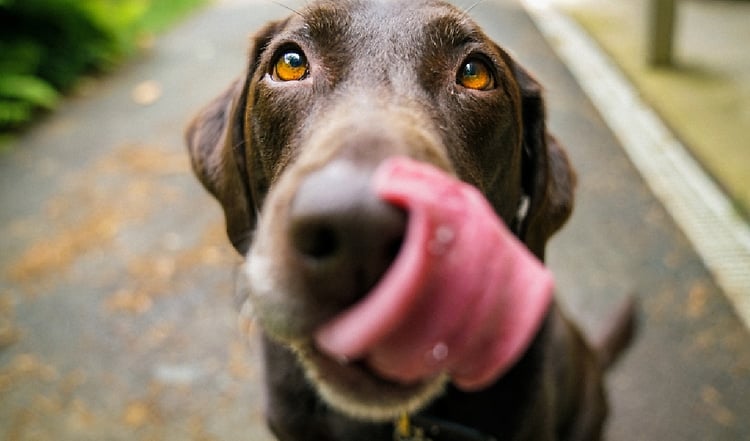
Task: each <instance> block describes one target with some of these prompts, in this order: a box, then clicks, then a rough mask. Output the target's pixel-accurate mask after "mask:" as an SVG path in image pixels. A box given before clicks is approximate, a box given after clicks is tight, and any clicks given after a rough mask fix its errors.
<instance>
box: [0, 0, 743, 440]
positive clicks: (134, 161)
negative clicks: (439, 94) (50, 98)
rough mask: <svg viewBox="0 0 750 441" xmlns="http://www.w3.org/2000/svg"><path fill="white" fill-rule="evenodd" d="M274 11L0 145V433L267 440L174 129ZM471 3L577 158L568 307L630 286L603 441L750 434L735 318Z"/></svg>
mask: <svg viewBox="0 0 750 441" xmlns="http://www.w3.org/2000/svg"><path fill="white" fill-rule="evenodd" d="M289 3H293V2H292V1H290V2H289ZM286 12H287V11H285V10H284V9H283V8H281V7H279V6H277V5H274V4H272V3H270V2H248V1H244V2H243V1H225V2H222V3H219V4H217V5H216V6H214V7H212V8H211V9H207V10H206V11H205V12H202V13H200V14H198V15H196V16H195V17H194V18H192V19H190V20H188V21H187V22H186V23H184V24H183V25H182V26H180V27H179V28H177V29H175V30H174V31H173V32H171V33H170V34H168V35H166V36H165V37H163V38H161V39H160V40H159V41H158V42H157V43H156V46H155V48H154V49H153V51H152V52H151V53H150V54H149V55H147V56H145V57H143V58H142V59H141V60H138V61H136V62H134V63H132V64H130V65H128V66H127V67H125V68H124V69H122V71H121V72H119V73H118V74H117V75H114V76H112V77H109V78H106V79H103V80H100V81H96V82H94V83H92V84H91V85H90V86H89V87H87V88H86V90H85V91H84V93H82V95H81V96H78V97H75V98H73V99H71V100H69V101H68V102H67V103H66V104H65V105H64V106H63V108H62V109H61V110H60V111H59V112H57V113H56V114H55V115H53V116H50V117H49V118H46V120H45V121H43V122H42V123H41V124H39V125H38V126H37V127H35V128H34V129H33V130H31V131H30V132H29V133H28V134H27V135H25V136H24V137H22V138H21V139H20V140H19V142H18V145H17V146H15V149H14V151H12V152H11V153H5V154H2V155H0V206H1V207H2V209H0V439H7V440H183V439H184V440H252V441H266V440H269V439H270V438H269V437H268V435H267V434H266V432H265V429H264V427H263V424H262V416H261V411H260V409H261V407H262V394H261V391H260V389H259V387H258V384H259V378H260V376H261V372H259V370H258V363H257V362H256V357H257V353H256V351H255V348H254V347H253V346H252V345H250V346H248V345H245V344H243V342H242V340H241V338H240V337H239V334H238V332H237V330H236V326H235V312H234V308H235V305H234V299H233V292H234V291H235V290H236V280H237V278H236V275H237V265H238V262H239V259H238V258H237V257H236V256H234V255H233V252H232V250H231V249H230V248H229V246H228V245H227V243H226V239H225V238H224V236H223V231H222V229H223V225H222V218H221V212H220V210H219V207H218V206H217V205H216V203H214V202H213V200H212V199H211V198H210V197H209V196H208V195H207V194H206V193H205V192H204V191H203V190H202V189H201V188H200V187H199V185H198V184H197V181H196V180H195V179H194V178H193V177H192V176H191V174H190V171H189V166H188V161H187V157H186V155H185V153H184V147H183V144H182V140H181V131H182V127H183V126H184V125H185V123H186V122H187V121H188V119H189V117H190V115H191V114H192V113H193V112H194V111H195V109H197V108H198V107H199V106H200V105H202V104H203V103H205V102H206V101H207V100H208V99H209V98H211V97H212V96H214V95H216V94H217V93H218V92H219V91H220V90H221V89H222V88H223V86H224V85H225V84H227V83H228V82H229V80H230V79H231V78H232V77H234V76H235V75H237V74H238V73H239V72H240V71H241V70H242V67H243V63H244V59H245V47H246V40H247V36H248V34H249V33H250V31H252V30H253V29H255V28H257V27H258V26H259V25H260V24H261V23H263V22H265V21H266V20H267V19H268V18H269V17H272V16H279V15H283V14H285V13H286ZM472 14H473V15H474V16H475V17H477V19H478V20H479V21H480V22H482V23H483V24H485V26H487V29H488V31H489V33H490V34H491V35H492V36H493V37H495V38H496V39H497V40H498V41H500V42H502V43H503V44H504V45H506V46H507V47H509V48H511V50H512V51H513V52H514V53H515V54H516V56H517V57H518V58H519V59H520V60H521V61H522V62H523V63H524V64H525V65H527V66H528V67H530V68H531V70H533V71H534V72H536V73H537V75H538V76H539V78H540V79H541V80H542V82H543V83H544V84H545V85H546V87H547V97H548V107H549V113H550V125H551V127H552V129H553V130H554V131H555V132H556V133H557V134H558V135H559V137H560V138H561V140H562V141H563V142H564V144H565V145H566V146H567V148H568V149H569V151H570V153H571V156H572V159H573V162H574V163H575V165H576V167H577V169H578V172H579V181H580V183H579V189H578V201H577V205H576V212H575V214H574V217H573V219H572V221H571V222H570V223H569V224H568V226H567V227H566V228H565V229H564V230H563V232H562V233H561V234H560V235H559V236H558V237H557V238H556V239H555V240H554V241H553V242H552V244H551V247H550V250H549V254H550V265H551V266H552V267H553V269H554V271H555V274H556V277H557V280H558V284H559V286H560V291H561V293H562V294H561V295H562V301H563V303H564V304H565V305H566V307H567V308H568V309H569V310H570V311H571V313H572V314H573V315H574V316H576V317H578V318H580V320H581V321H582V323H583V324H584V327H585V329H586V330H587V331H589V332H596V331H597V330H599V329H601V328H602V327H603V326H604V324H605V322H606V317H607V314H608V313H609V312H610V311H611V308H612V307H613V306H614V305H615V304H616V303H617V302H618V301H619V300H620V299H621V298H622V297H623V296H624V295H626V294H627V293H629V292H636V293H638V295H639V296H640V298H641V299H642V307H643V311H642V321H643V323H642V331H641V334H640V336H639V339H638V341H637V343H636V344H635V345H634V347H633V348H632V350H631V351H630V352H629V353H628V355H627V357H626V358H625V359H624V360H623V362H622V363H621V364H619V365H618V366H617V368H616V369H615V371H614V372H613V373H612V375H611V376H610V378H609V383H610V390H611V395H612V399H613V416H612V419H611V421H610V424H609V429H608V431H609V435H610V436H609V439H611V440H615V441H617V440H623V441H625V440H627V441H632V440H667V441H669V440H675V441H677V440H679V441H686V440H696V441H699V440H701V441H703V440H709V439H710V440H740V439H750V399H748V398H747V397H748V396H750V343H749V342H750V338H749V336H748V333H747V331H746V330H745V329H744V328H743V327H742V325H741V324H740V322H739V321H738V320H737V318H736V317H735V315H734V313H733V312H732V310H731V308H730V307H729V306H728V304H727V302H726V301H725V300H724V297H723V295H722V293H721V292H720V291H719V290H718V288H717V287H716V286H715V284H714V283H713V282H712V280H711V278H710V276H709V275H708V273H707V271H706V270H705V268H704V266H703V265H702V263H701V262H700V260H699V259H698V258H697V256H696V255H695V254H694V252H693V251H692V249H691V247H690V245H689V244H688V242H687V241H686V239H685V237H684V236H683V235H682V234H681V233H680V232H679V231H678V230H677V229H676V228H675V226H674V225H673V223H672V222H671V220H670V218H669V216H668V215H667V214H666V213H665V211H664V210H663V209H662V207H661V206H660V205H659V204H658V203H657V202H656V201H655V199H654V198H653V197H652V196H651V194H650V193H649V191H648V190H647V189H646V187H645V186H644V184H643V183H642V182H641V180H640V178H639V177H638V175H637V173H636V172H635V171H634V169H633V167H632V166H631V165H630V163H629V162H628V161H627V160H626V158H625V156H624V154H623V153H622V152H621V149H620V148H619V146H618V144H617V142H616V141H615V140H614V139H613V137H612V135H611V134H610V132H609V131H608V129H607V128H606V127H605V125H604V124H603V122H602V121H601V119H600V118H599V116H598V114H597V113H596V111H595V110H594V109H593V108H592V107H591V105H590V104H589V102H588V101H587V100H586V98H585V97H584V96H583V94H582V93H581V91H580V90H579V88H578V86H577V85H576V83H575V82H574V80H573V79H572V78H571V77H570V76H569V74H568V73H567V71H566V70H565V68H564V66H563V65H562V64H561V63H560V62H559V61H558V60H557V59H556V58H555V56H554V55H553V53H552V52H551V50H550V49H549V47H548V46H547V44H546V43H545V42H544V40H543V39H542V37H541V36H540V35H539V34H538V32H537V31H536V30H535V28H534V27H533V26H532V25H531V22H530V21H529V19H528V17H527V16H526V14H525V12H524V11H523V10H522V9H521V7H520V6H519V5H518V4H517V3H515V2H514V1H512V0H498V1H486V2H484V3H483V4H481V5H480V6H478V7H476V8H475V9H474V10H473V11H472ZM146 81H150V82H147V83H145V87H144V86H143V83H144V82H146ZM139 85H141V86H142V87H141V88H140V89H139V90H140V91H141V94H140V95H141V96H139V97H138V98H139V99H140V100H145V101H146V102H148V101H154V100H155V101H154V102H153V103H152V104H150V105H142V104H137V103H136V102H134V100H133V96H132V94H133V91H134V89H136V88H137V86H139Z"/></svg>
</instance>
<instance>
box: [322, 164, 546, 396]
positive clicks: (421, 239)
mask: <svg viewBox="0 0 750 441" xmlns="http://www.w3.org/2000/svg"><path fill="white" fill-rule="evenodd" d="M373 186H374V189H375V191H376V192H377V194H378V195H379V197H381V198H382V199H384V200H385V201H387V202H389V203H392V204H394V205H397V206H400V207H403V208H404V209H405V210H406V211H407V212H408V215H409V216H408V218H409V221H408V227H407V231H406V237H405V238H404V243H403V245H402V248H401V251H400V252H399V255H398V257H397V258H396V260H395V262H394V263H393V265H392V266H391V268H390V269H389V270H388V271H387V272H386V274H385V275H384V277H383V279H382V280H381V281H380V282H379V283H378V285H377V286H376V287H375V288H374V289H373V291H372V292H371V293H370V294H368V295H367V297H365V298H364V299H363V300H361V301H360V302H359V303H357V304H355V305H354V306H352V307H351V308H350V309H348V310H346V311H344V312H343V313H341V314H340V315H339V316H337V317H335V318H334V319H333V320H331V321H330V322H329V323H327V324H325V325H324V326H323V327H322V328H321V329H319V330H318V332H317V333H316V335H315V341H316V344H317V345H318V347H319V348H320V349H321V350H322V351H324V352H326V353H328V354H329V355H331V356H333V357H336V358H338V359H348V360H354V359H360V360H364V361H365V362H366V363H367V364H368V365H369V366H370V367H371V368H372V369H373V370H375V371H376V372H378V373H379V374H380V375H382V376H383V377H385V378H389V379H391V380H395V381H399V382H402V383H412V382H417V381H420V380H425V379H428V378H431V377H434V376H436V375H439V374H441V373H443V372H447V373H448V374H450V376H451V378H452V380H453V382H454V383H455V384H456V385H458V386H459V387H461V388H463V389H466V390H473V389H477V388H482V387H484V386H486V385H487V384H489V383H491V382H492V381H493V380H495V379H496V378H497V377H498V376H499V375H501V374H502V373H503V372H504V371H505V370H506V369H508V368H509V367H510V366H511V365H512V364H513V363H514V362H515V361H517V360H518V358H519V357H520V356H521V355H522V354H523V352H524V351H525V350H526V348H527V347H528V345H529V343H530V342H531V339H532V338H533V336H534V334H535V333H536V331H537V329H538V328H539V326H540V324H541V321H542V318H543V316H544V314H545V312H546V311H547V309H548V307H549V304H550V301H551V298H552V289H553V288H552V287H553V282H552V277H551V275H550V273H549V272H548V271H547V270H546V269H545V268H544V267H543V266H542V264H541V263H540V262H539V261H538V260H537V259H536V258H535V257H534V256H533V255H532V254H531V253H530V252H529V251H528V250H527V249H526V248H525V247H524V246H523V245H522V244H521V243H520V242H519V241H518V240H517V239H516V238H515V237H514V236H513V234H511V232H510V231H509V230H508V229H507V228H506V227H505V225H504V224H503V222H502V221H501V220H500V219H499V218H498V217H497V215H496V214H495V213H494V211H493V210H492V208H491V207H490V205H489V203H488V202H487V201H486V200H485V199H484V197H483V196H482V195H481V194H480V193H479V192H478V191H477V190H476V189H475V188H474V187H472V186H470V185H468V184H465V183H463V182H461V181H458V180H457V179H455V178H453V177H451V176H449V175H447V174H445V173H444V172H442V171H440V170H438V169H436V168H434V167H432V166H429V165H426V164H423V163H419V162H416V161H412V160H410V159H406V158H394V159H391V160H388V161H386V162H385V163H383V165H381V166H380V168H379V169H378V170H377V171H376V173H375V175H374V178H373Z"/></svg>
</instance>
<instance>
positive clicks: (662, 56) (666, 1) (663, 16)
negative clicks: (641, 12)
mask: <svg viewBox="0 0 750 441" xmlns="http://www.w3.org/2000/svg"><path fill="white" fill-rule="evenodd" d="M650 3H651V10H650V11H649V12H650V14H649V15H650V17H649V20H650V29H649V31H650V35H649V48H648V49H649V52H648V62H649V63H650V64H651V65H652V66H671V65H672V47H673V41H674V29H675V0H650Z"/></svg>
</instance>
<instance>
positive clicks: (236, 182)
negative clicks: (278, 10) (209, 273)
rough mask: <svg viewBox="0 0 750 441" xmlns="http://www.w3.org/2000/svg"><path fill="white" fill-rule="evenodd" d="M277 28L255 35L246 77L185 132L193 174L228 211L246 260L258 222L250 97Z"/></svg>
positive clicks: (232, 232)
mask: <svg viewBox="0 0 750 441" xmlns="http://www.w3.org/2000/svg"><path fill="white" fill-rule="evenodd" d="M279 26H280V23H279V22H274V23H270V24H269V25H267V26H266V27H264V28H263V29H261V30H260V31H259V32H258V33H257V34H256V35H255V37H254V38H253V39H252V41H251V48H250V62H249V66H248V69H247V72H246V73H245V76H244V77H243V78H239V79H237V80H235V81H234V83H232V85H231V86H230V87H229V88H228V89H227V90H226V91H224V93H222V94H221V95H220V96H218V97H217V98H215V99H214V100H213V101H212V102H211V103H210V104H209V105H208V106H206V107H205V108H204V109H203V110H201V111H200V112H199V113H198V115H197V116H196V117H195V118H194V119H193V121H192V122H191V123H190V124H189V125H188V127H187V130H186V132H185V139H186V142H187V145H188V150H189V152H190V158H191V161H192V165H193V171H194V172H195V174H196V175H197V176H198V179H199V180H200V181H201V183H202V184H203V186H204V187H206V189H207V190H208V191H209V192H210V193H211V194H212V195H213V196H214V197H215V198H216V199H217V200H218V201H219V203H220V204H221V206H222V208H223V209H224V217H225V220H226V229H227V235H228V236H229V240H230V241H231V242H232V245H233V246H234V248H235V249H236V250H237V251H238V252H239V253H240V254H242V255H244V254H246V253H247V251H248V249H249V248H250V243H251V242H252V234H253V230H254V229H255V221H256V219H255V217H256V214H255V210H256V209H255V206H256V201H255V200H254V199H255V198H254V197H253V192H252V187H253V186H252V184H251V179H252V176H250V175H249V174H248V167H247V158H246V155H247V152H248V150H249V149H251V147H252V146H250V145H248V144H249V142H250V141H249V139H248V138H247V136H248V131H247V130H246V127H245V121H246V115H247V114H248V113H249V109H248V108H247V106H248V101H247V95H248V92H249V87H250V83H251V81H252V78H253V75H254V74H255V70H256V67H257V65H258V60H259V59H260V56H261V54H262V52H263V50H264V49H265V47H266V46H267V44H268V42H269V40H270V39H271V37H272V36H273V35H274V34H275V32H276V30H277V29H278V27H279Z"/></svg>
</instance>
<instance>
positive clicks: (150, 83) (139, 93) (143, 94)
mask: <svg viewBox="0 0 750 441" xmlns="http://www.w3.org/2000/svg"><path fill="white" fill-rule="evenodd" d="M161 95H162V87H161V84H160V83H159V82H158V81H156V80H146V81H143V82H141V83H139V84H138V85H136V86H135V87H134V88H133V92H132V93H131V94H130V96H131V98H132V99H133V101H134V102H135V103H136V104H140V105H142V106H150V105H151V104H154V103H155V102H157V101H158V100H159V98H161Z"/></svg>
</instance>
